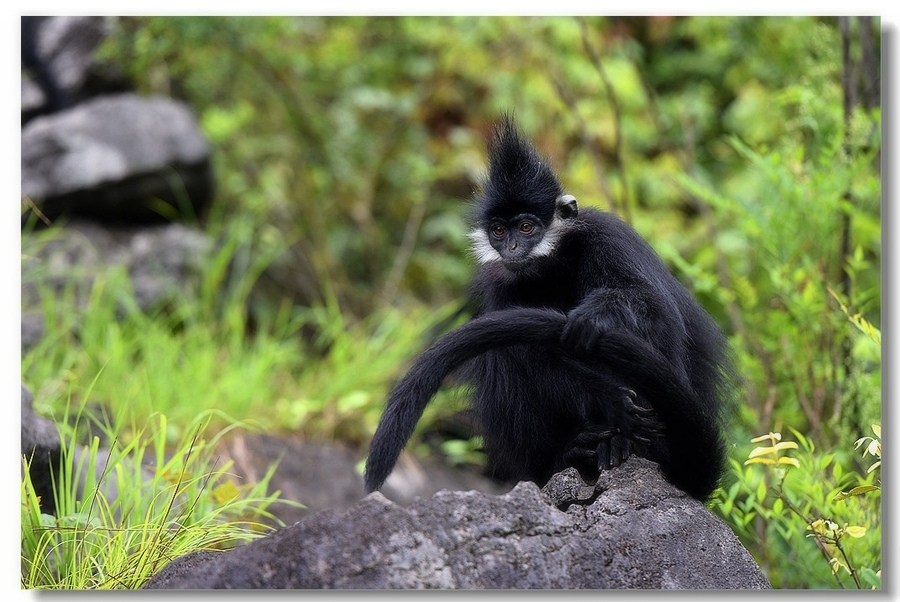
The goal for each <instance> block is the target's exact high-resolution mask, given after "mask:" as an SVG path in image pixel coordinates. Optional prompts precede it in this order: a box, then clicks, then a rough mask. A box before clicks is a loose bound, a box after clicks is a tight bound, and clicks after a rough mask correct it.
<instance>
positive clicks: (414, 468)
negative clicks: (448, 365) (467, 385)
mask: <svg viewBox="0 0 900 602" xmlns="http://www.w3.org/2000/svg"><path fill="white" fill-rule="evenodd" d="M220 450H221V452H222V454H223V457H224V458H229V459H231V460H233V461H234V465H233V467H232V470H231V473H232V474H233V475H234V477H235V478H236V479H239V480H242V481H244V482H251V483H252V482H257V481H259V480H260V479H261V478H262V477H263V475H265V474H266V472H267V471H268V470H269V468H270V467H271V466H272V465H273V464H277V466H276V468H275V470H274V472H273V474H272V476H271V480H270V481H269V489H270V490H271V491H280V492H281V496H280V499H281V500H294V501H297V502H300V503H302V504H303V507H297V506H296V505H295V504H291V503H285V502H283V501H276V502H275V503H273V504H272V505H271V506H269V507H268V511H269V512H271V513H272V514H273V515H274V516H275V517H277V519H279V520H280V521H282V523H283V524H286V525H291V524H293V523H295V522H297V521H298V520H300V519H302V518H304V517H306V516H308V515H310V514H312V513H314V512H319V511H322V510H328V509H331V510H346V509H348V508H350V507H351V506H352V505H353V504H355V503H356V502H358V501H359V500H360V499H362V498H363V497H364V496H365V486H364V485H363V479H362V475H361V474H360V473H358V472H357V468H356V467H357V465H358V464H359V462H360V460H361V458H364V457H365V454H364V452H362V451H360V450H359V449H358V448H354V447H351V446H348V445H346V444H344V443H341V442H340V441H314V440H307V439H303V438H302V437H297V436H288V437H284V436H278V435H270V434H258V433H244V432H241V431H236V432H235V433H234V434H233V435H232V436H230V437H228V438H226V440H225V442H224V444H223V445H222V447H221V448H220ZM391 484H393V485H394V486H391V487H389V485H391ZM511 487H512V486H511V485H506V484H500V483H497V482H495V481H492V480H490V479H488V478H486V477H483V476H481V475H480V474H477V473H475V472H473V471H471V470H462V469H459V470H458V469H454V468H451V467H448V466H446V465H444V464H441V463H439V462H436V461H429V460H420V459H417V458H415V457H413V456H412V455H410V454H408V453H406V452H404V453H402V454H401V455H400V459H399V461H398V462H397V466H396V467H395V468H394V472H393V473H392V474H391V478H390V479H388V483H386V484H385V487H384V488H383V489H382V493H383V494H384V495H385V497H387V498H388V499H390V500H392V501H395V502H397V503H399V504H401V505H406V504H409V503H411V502H412V501H413V500H414V498H416V497H424V496H429V495H432V494H434V493H436V492H437V491H439V490H440V489H475V490H477V491H484V492H487V493H493V494H499V493H505V492H506V491H509V489H511ZM592 491H593V490H592Z"/></svg>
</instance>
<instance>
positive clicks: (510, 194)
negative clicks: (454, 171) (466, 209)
mask: <svg viewBox="0 0 900 602" xmlns="http://www.w3.org/2000/svg"><path fill="white" fill-rule="evenodd" d="M492 134H493V135H492V137H491V139H490V141H489V142H488V159H489V167H488V177H487V179H486V180H485V181H484V183H483V185H482V190H481V194H480V195H479V197H478V207H477V210H476V219H477V220H478V223H479V224H482V225H485V224H486V222H487V220H489V219H490V218H491V217H501V218H511V217H513V216H515V215H518V214H520V213H531V214H532V215H534V216H536V217H538V218H539V219H541V220H542V221H543V222H544V225H545V226H546V225H549V224H550V222H551V221H552V220H553V214H554V211H555V210H556V199H557V197H559V195H561V194H562V193H563V189H562V185H561V184H560V183H559V180H558V179H557V177H556V174H555V173H554V172H553V168H552V167H550V163H549V162H548V161H547V160H546V159H545V158H543V157H542V156H541V155H540V154H539V153H538V152H537V150H536V149H535V148H534V145H533V144H532V143H531V142H530V141H529V140H528V139H527V138H525V136H524V135H522V134H521V133H520V132H519V131H518V129H517V128H516V125H515V123H514V121H513V120H512V118H511V117H510V116H509V115H504V116H503V117H502V118H501V119H500V121H499V123H497V124H495V125H494V127H493V133H492Z"/></svg>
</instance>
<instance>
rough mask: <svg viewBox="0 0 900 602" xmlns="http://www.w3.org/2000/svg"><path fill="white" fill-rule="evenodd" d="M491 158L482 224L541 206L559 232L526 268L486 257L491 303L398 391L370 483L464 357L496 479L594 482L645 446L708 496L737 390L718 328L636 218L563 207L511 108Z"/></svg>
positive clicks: (484, 297)
mask: <svg viewBox="0 0 900 602" xmlns="http://www.w3.org/2000/svg"><path fill="white" fill-rule="evenodd" d="M490 161H491V167H490V171H489V179H488V181H487V182H486V184H485V185H484V187H483V191H482V194H481V196H480V197H479V199H478V211H477V214H476V221H477V227H478V228H484V227H486V226H487V224H489V223H490V221H491V220H492V219H493V218H494V217H495V213H494V211H493V209H494V208H498V210H499V211H500V212H501V213H502V214H503V216H504V219H506V218H508V217H509V216H510V215H513V214H516V213H521V212H526V213H528V214H530V215H534V216H538V217H539V219H540V221H541V226H542V228H543V231H544V232H547V231H550V229H555V231H556V233H557V235H558V237H557V239H556V240H555V242H554V245H553V247H552V252H551V253H549V254H546V255H543V256H540V257H534V258H532V259H530V260H529V261H528V262H527V264H526V265H525V267H523V266H522V262H521V261H520V260H518V259H517V260H516V262H515V266H512V265H511V264H510V263H509V262H507V260H506V258H504V257H501V256H499V255H498V256H496V257H494V256H489V255H484V256H482V257H481V260H482V265H481V266H480V267H479V269H478V272H477V273H476V275H475V277H474V279H473V284H472V287H473V293H474V295H475V298H476V299H477V301H478V302H479V305H480V311H479V315H477V316H476V317H475V318H473V320H471V321H470V322H469V323H467V324H465V325H463V326H462V327H460V328H458V329H457V330H455V331H453V332H451V333H449V334H448V335H446V336H445V337H443V338H442V339H440V340H439V341H438V342H437V343H436V344H435V345H433V346H432V347H430V348H429V349H427V350H426V351H425V352H424V353H423V354H422V355H421V357H420V358H419V359H418V360H417V361H416V362H415V364H414V365H413V367H412V368H411V369H410V371H409V372H408V374H407V375H406V377H404V378H403V379H402V380H401V381H400V383H399V384H398V385H397V387H396V388H395V389H394V391H393V392H392V393H391V396H390V399H389V400H388V404H387V408H386V410H385V413H384V416H382V419H381V423H380V424H379V426H378V430H377V431H376V433H375V437H374V438H373V440H372V445H371V447H370V451H369V459H368V462H367V465H366V488H367V490H368V491H372V490H375V489H377V488H379V487H380V486H381V485H382V484H383V482H384V480H385V479H386V478H387V476H388V475H389V474H390V472H391V470H392V469H393V466H394V464H395V462H396V460H397V458H398V456H399V454H400V452H401V450H402V448H403V447H404V445H405V444H406V441H407V440H408V439H409V437H410V436H411V434H412V431H413V429H414V428H415V425H416V423H417V421H418V420H419V418H420V417H421V415H422V412H423V410H424V408H425V405H426V404H427V403H428V401H429V400H430V399H431V397H432V396H433V395H434V393H435V392H436V391H437V389H438V388H439V387H440V385H441V382H442V381H443V379H444V377H445V376H447V375H448V374H449V373H450V372H451V371H453V370H455V369H457V368H460V367H461V372H462V375H463V376H464V377H465V378H466V379H467V380H468V381H469V382H470V383H471V384H472V386H473V401H472V403H473V408H474V410H475V413H476V415H477V416H478V419H479V423H480V425H481V429H482V434H483V438H484V444H485V450H486V452H487V455H488V458H489V462H490V465H491V468H492V470H493V471H494V473H495V474H496V475H497V476H498V477H500V478H504V479H509V480H520V479H528V480H533V481H535V482H537V483H538V484H541V485H542V484H544V483H545V482H546V481H547V480H548V479H549V478H550V477H551V476H552V475H553V474H554V473H555V472H557V471H559V470H561V469H562V468H565V467H566V466H575V467H577V468H578V469H579V470H580V471H581V472H582V473H583V474H584V475H585V476H586V477H587V478H594V477H596V475H597V474H599V471H600V470H604V469H608V468H610V467H613V466H617V465H618V464H620V463H621V462H622V461H624V460H625V459H626V458H627V457H628V456H629V455H630V454H631V453H635V454H638V455H641V456H644V457H647V458H649V459H651V460H654V461H656V462H658V463H659V464H660V466H661V468H662V470H663V472H664V473H665V474H666V476H667V478H668V479H669V480H670V481H671V482H672V483H673V484H675V485H676V486H678V487H680V488H681V489H683V490H684V491H686V492H687V493H689V494H690V495H692V496H694V497H696V498H698V499H701V500H702V499H707V498H708V497H709V495H710V494H711V492H712V491H713V490H714V489H715V488H716V486H717V483H718V480H719V477H720V475H721V472H722V470H723V468H724V463H725V445H724V441H723V438H722V420H723V413H724V410H725V409H726V408H727V407H728V401H729V399H730V398H731V395H730V393H731V390H732V389H731V383H732V377H733V369H732V366H731V362H730V354H729V350H728V345H727V343H726V340H725V338H724V336H723V335H722V333H721V331H720V330H719V329H718V327H717V326H716V325H715V323H714V321H713V320H712V319H711V318H710V317H709V315H708V314H707V313H706V312H705V311H703V309H702V308H701V307H700V305H699V304H698V303H697V302H696V301H695V300H694V298H693V297H692V296H691V294H690V293H689V292H688V291H687V290H686V289H685V288H684V287H683V286H682V285H681V284H680V283H679V282H678V281H677V280H676V279H675V278H674V277H673V276H672V275H671V274H670V273H669V272H668V270H666V268H665V266H664V265H663V263H662V262H661V260H660V259H659V257H658V256H657V255H656V253H655V252H654V251H653V250H652V249H651V248H650V246H649V245H648V244H647V243H646V242H645V241H644V240H643V239H642V238H641V237H640V236H639V235H638V234H637V233H636V232H635V231H634V230H633V229H632V228H631V227H629V226H628V225H627V224H625V223H624V222H622V221H620V220H619V219H618V218H616V217H615V216H613V215H611V214H609V213H605V212H601V211H598V210H593V209H587V210H582V211H580V212H577V213H574V214H572V215H569V214H568V213H560V209H559V207H560V205H559V204H558V199H559V197H560V194H561V192H562V188H561V186H560V185H559V183H558V181H557V180H556V177H555V175H553V172H552V171H551V170H550V168H549V166H548V163H547V162H546V161H544V160H542V159H541V158H540V156H539V155H538V154H537V152H536V151H535V150H534V148H533V147H532V146H531V144H530V143H529V142H528V141H527V140H525V139H524V138H522V137H521V136H520V135H518V134H517V133H515V128H514V126H513V125H512V123H511V121H510V120H508V119H505V120H504V121H503V122H501V124H500V126H499V127H498V128H497V129H496V130H495V134H494V139H493V141H492V143H491V146H490ZM517 198H518V199H520V201H521V204H520V205H519V207H516V205H515V199H517ZM548 216H549V217H548Z"/></svg>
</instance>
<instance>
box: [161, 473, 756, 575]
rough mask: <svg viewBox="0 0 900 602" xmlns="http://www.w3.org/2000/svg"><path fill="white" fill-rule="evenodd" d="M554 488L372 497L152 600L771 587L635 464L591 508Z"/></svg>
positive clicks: (682, 499)
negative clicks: (291, 592)
mask: <svg viewBox="0 0 900 602" xmlns="http://www.w3.org/2000/svg"><path fill="white" fill-rule="evenodd" d="M554 479H555V480H554V481H551V483H549V484H548V486H547V487H545V490H544V492H542V491H541V490H539V489H538V488H537V486H536V485H534V484H533V483H520V484H519V485H517V486H516V487H515V488H514V489H513V490H512V491H511V492H509V493H507V494H504V495H500V496H494V495H489V494H485V493H478V492H473V491H456V492H451V491H441V492H438V493H437V494H435V495H434V496H432V497H430V498H425V499H419V500H417V501H415V502H414V503H413V504H411V505H410V506H409V507H402V506H399V505H396V504H394V503H393V502H390V501H388V500H387V499H386V498H385V497H384V496H382V495H381V494H379V493H374V494H371V495H369V496H367V497H366V498H365V499H363V500H362V501H360V502H359V503H357V504H356V505H354V506H353V507H352V508H351V509H349V510H348V511H346V512H342V513H339V512H334V511H325V512H321V513H318V514H315V515H312V516H308V517H306V518H305V519H303V520H302V521H300V522H298V523H296V524H295V525H293V526H291V527H288V528H285V529H281V530H279V531H277V532H275V533H274V534H272V535H270V536H267V537H264V538H262V539H259V540H256V541H254V542H252V543H249V544H247V545H244V546H241V547H238V548H235V549H233V550H231V551H228V552H219V553H216V552H196V553H192V554H188V555H186V556H183V557H181V558H178V559H176V560H174V561H172V562H171V563H170V564H169V565H168V566H166V567H165V568H164V569H163V570H162V571H161V572H159V573H158V574H157V575H155V576H154V577H153V578H152V579H151V580H150V582H149V583H148V584H147V587H148V588H149V589H197V588H202V589H212V588H228V589H260V588H297V589H307V588H352V589H380V588H440V589H522V588H554V589H584V588H625V589H637V588H649V589H708V588H713V589H747V588H769V587H770V585H769V583H768V581H767V580H766V578H765V576H764V575H763V574H762V572H761V571H760V569H759V567H758V566H757V565H756V563H755V562H754V561H753V559H752V557H751V556H750V554H749V553H748V552H747V551H746V549H744V547H743V546H742V545H741V544H740V542H739V541H738V539H737V537H736V536H735V535H734V533H733V532H732V531H731V530H730V529H729V528H728V526H727V525H725V524H724V523H723V522H722V521H721V520H719V519H718V518H716V517H715V516H713V515H712V514H711V513H710V512H709V511H708V510H707V509H706V508H705V507H704V506H703V505H702V504H701V503H700V502H698V501H696V500H694V499H692V498H690V497H688V496H686V495H685V494H683V493H681V492H680V491H678V490H677V489H675V488H674V487H672V486H671V485H669V484H668V483H667V482H666V481H665V480H664V478H663V477H662V475H661V474H660V473H659V471H658V469H657V467H656V465H654V464H653V463H651V462H648V461H645V460H641V459H638V458H632V459H631V460H629V461H628V462H626V463H625V464H624V465H623V466H621V467H619V468H618V469H616V470H612V471H608V472H606V473H604V474H603V475H602V476H601V478H600V480H599V481H598V483H597V486H596V489H595V491H594V493H593V494H592V495H589V496H587V497H585V493H586V491H585V489H584V487H585V485H584V484H583V483H580V482H579V480H578V479H577V477H576V476H574V475H573V474H572V473H571V472H565V473H561V474H560V475H557V476H556V477H554ZM560 508H565V510H561V509H560Z"/></svg>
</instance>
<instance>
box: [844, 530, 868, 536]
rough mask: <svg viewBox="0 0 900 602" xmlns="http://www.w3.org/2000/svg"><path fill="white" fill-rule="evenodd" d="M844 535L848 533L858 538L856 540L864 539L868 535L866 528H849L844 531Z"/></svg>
mask: <svg viewBox="0 0 900 602" xmlns="http://www.w3.org/2000/svg"><path fill="white" fill-rule="evenodd" d="M844 533H846V534H847V535H849V536H850V537H856V538H859V537H864V536H865V534H866V528H865V527H847V528H846V529H844Z"/></svg>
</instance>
